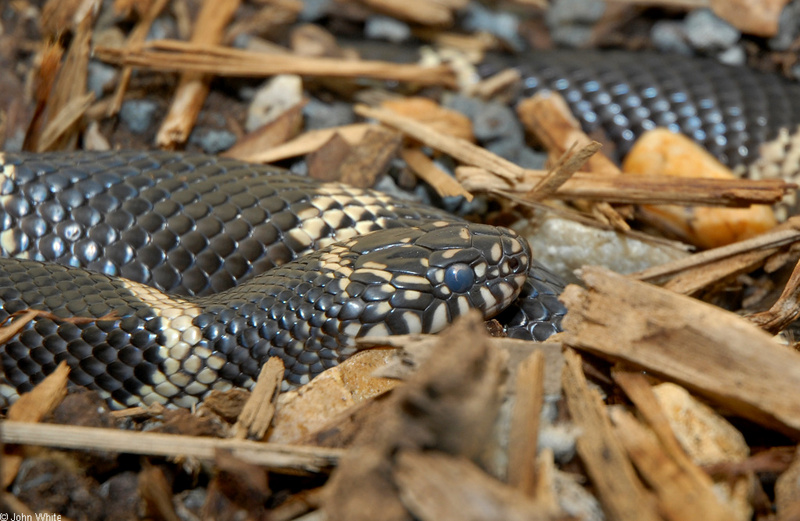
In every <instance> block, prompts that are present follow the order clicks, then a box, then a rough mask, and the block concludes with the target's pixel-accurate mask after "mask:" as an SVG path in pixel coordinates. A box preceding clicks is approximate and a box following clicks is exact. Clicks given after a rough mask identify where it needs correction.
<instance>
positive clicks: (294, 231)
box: [0, 152, 563, 407]
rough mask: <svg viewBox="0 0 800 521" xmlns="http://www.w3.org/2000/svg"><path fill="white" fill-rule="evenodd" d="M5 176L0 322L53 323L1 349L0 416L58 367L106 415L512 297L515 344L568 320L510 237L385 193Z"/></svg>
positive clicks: (121, 163)
mask: <svg viewBox="0 0 800 521" xmlns="http://www.w3.org/2000/svg"><path fill="white" fill-rule="evenodd" d="M0 164H2V171H1V173H0V223H2V231H0V248H2V253H3V255H4V256H5V257H9V258H4V259H2V260H1V261H0V318H3V317H6V316H9V315H11V314H13V313H16V312H20V311H23V310H27V309H37V310H43V311H47V312H49V314H48V315H46V316H40V317H37V318H36V319H35V320H34V321H33V323H32V324H31V325H29V326H28V327H27V328H25V329H24V330H23V331H22V332H21V333H20V334H19V335H17V336H15V337H14V338H13V339H11V340H10V341H9V342H7V343H6V344H5V346H4V349H3V351H2V358H1V359H2V367H3V374H4V381H3V382H2V386H0V394H2V396H3V398H4V401H5V402H11V401H13V400H14V399H16V396H17V395H18V394H19V393H20V392H23V391H26V390H29V389H30V388H31V387H32V386H33V385H35V384H36V383H37V382H38V381H40V380H41V379H43V378H44V377H45V375H47V374H48V373H50V372H52V371H53V370H54V369H55V367H56V366H57V364H58V363H59V362H60V361H62V360H65V361H67V363H68V364H69V365H70V367H71V376H70V378H71V380H72V381H73V382H74V383H75V384H78V385H82V386H87V387H90V388H94V389H97V390H99V391H100V392H101V393H102V394H103V395H104V396H105V397H106V398H107V399H108V400H109V401H110V402H111V403H112V404H114V405H116V406H131V405H137V404H142V403H143V404H151V403H156V402H157V403H163V404H172V405H177V406H183V407H188V406H191V405H193V404H195V403H197V402H198V401H199V400H201V399H202V398H203V397H204V396H205V395H206V394H207V393H208V392H210V391H211V390H213V389H227V388H230V387H231V386H239V387H250V386H252V385H253V383H254V380H255V378H256V377H257V375H258V371H259V369H260V367H261V366H262V365H263V363H264V362H266V360H267V359H268V358H269V357H271V356H279V357H280V358H282V359H283V360H284V363H285V366H286V373H285V383H286V385H287V386H289V385H300V384H303V383H306V382H308V381H309V380H310V378H311V377H313V376H314V375H316V374H318V373H319V372H321V371H322V370H324V369H325V368H328V367H331V366H333V365H336V364H337V363H339V362H340V361H342V360H343V359H344V358H346V357H347V356H349V355H351V354H352V353H353V352H354V341H353V339H354V338H355V337H359V336H365V335H373V336H374V335H386V334H402V333H435V332H437V331H440V330H441V329H443V328H444V327H445V326H446V325H447V324H448V323H449V322H450V321H452V319H453V318H455V317H456V316H459V315H460V314H463V313H465V312H466V311H467V310H468V309H478V310H480V311H481V312H482V313H483V314H484V316H486V317H491V316H493V315H495V314H497V313H498V312H500V311H501V310H503V309H505V308H507V307H508V306H509V305H510V304H511V302H512V300H514V299H515V298H516V297H517V296H518V295H519V294H520V292H522V291H524V292H525V294H526V295H527V296H526V302H525V303H524V304H523V305H522V307H520V309H519V310H518V314H521V315H522V316H523V318H522V319H518V320H517V323H516V324H515V326H514V327H515V328H516V330H517V333H516V334H515V336H518V335H519V331H524V332H528V333H530V334H532V335H533V336H547V335H549V334H550V333H552V332H553V331H555V330H556V329H557V328H558V320H559V319H560V316H561V315H563V306H561V304H559V303H558V301H557V300H556V295H557V293H558V285H557V284H558V282H557V281H556V280H555V279H554V278H552V277H551V276H549V275H547V273H546V272H545V271H543V270H542V269H541V268H539V267H537V266H536V265H535V264H533V265H532V261H531V258H530V251H529V249H528V246H527V244H526V243H525V241H524V240H522V239H520V238H519V237H517V235H516V234H515V233H514V232H511V231H510V230H505V229H502V228H494V227H491V226H485V225H477V224H467V223H465V222H462V221H460V220H459V219H457V218H455V217H453V216H451V215H449V214H447V213H445V212H442V211H440V210H437V209H434V208H429V207H426V206H422V205H416V204H412V203H407V202H403V201H397V200H393V199H391V198H389V197H388V196H387V195H385V194H382V193H380V192H375V191H371V190H360V189H356V188H352V187H347V186H344V185H341V184H338V183H319V182H315V181H314V180H312V179H308V178H305V177H301V176H296V175H292V174H290V173H288V172H286V171H283V170H281V169H277V168H273V167H269V166H259V165H250V164H247V163H242V162H239V161H233V160H227V159H219V158H215V157H210V156H203V155H191V154H179V153H166V152H135V153H133V152H130V153H128V152H108V153H85V152H81V153H71V154H44V155H26V154H8V153H7V154H4V155H2V161H0ZM310 251H313V253H309V252H310ZM529 273H530V274H529ZM76 317H80V318H84V319H85V318H86V317H89V318H92V319H97V320H89V321H85V320H83V321H80V320H78V321H75V320H72V319H74V318H76ZM542 329H544V330H542Z"/></svg>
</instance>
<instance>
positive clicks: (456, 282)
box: [444, 262, 475, 293]
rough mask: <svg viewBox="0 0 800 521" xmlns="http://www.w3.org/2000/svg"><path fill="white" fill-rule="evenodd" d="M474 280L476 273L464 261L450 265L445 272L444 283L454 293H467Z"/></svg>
mask: <svg viewBox="0 0 800 521" xmlns="http://www.w3.org/2000/svg"><path fill="white" fill-rule="evenodd" d="M474 282H475V273H474V272H473V271H472V268H470V267H469V266H468V265H466V264H464V263H463V262H460V263H458V264H453V265H452V266H448V267H447V271H445V273H444V283H445V285H447V287H448V288H449V289H450V291H452V292H453V293H466V291H467V290H468V289H469V288H471V287H472V284H473V283H474Z"/></svg>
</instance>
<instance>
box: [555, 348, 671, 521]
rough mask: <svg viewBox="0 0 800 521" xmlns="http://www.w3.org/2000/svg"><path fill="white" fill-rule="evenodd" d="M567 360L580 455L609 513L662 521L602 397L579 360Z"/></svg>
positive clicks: (565, 375)
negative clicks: (590, 381)
mask: <svg viewBox="0 0 800 521" xmlns="http://www.w3.org/2000/svg"><path fill="white" fill-rule="evenodd" d="M565 358H566V361H567V364H566V366H565V368H564V372H563V374H562V380H563V382H562V385H563V386H564V394H565V395H566V398H567V407H568V408H569V413H570V416H571V417H572V420H573V422H575V424H576V425H577V426H578V427H579V428H580V429H581V431H582V434H581V435H580V436H579V437H578V443H577V448H578V454H579V455H580V457H581V460H583V464H584V465H585V466H586V471H587V473H588V474H589V477H590V479H591V480H592V483H594V486H595V487H596V489H597V494H598V498H599V499H600V502H601V503H602V504H603V508H604V510H605V511H606V514H607V515H608V516H609V517H610V518H612V519H615V520H620V521H623V520H631V521H633V520H639V521H643V520H652V521H657V520H659V519H661V518H660V516H659V515H658V512H657V509H656V506H655V503H654V501H653V500H652V497H650V496H649V494H648V492H647V491H646V490H645V488H644V486H643V485H642V483H641V482H640V481H639V479H638V478H637V477H636V471H635V470H634V469H633V465H632V464H631V462H630V460H628V457H627V455H626V454H625V449H624V448H623V447H622V445H621V444H620V442H619V440H618V439H617V437H616V433H615V432H614V430H613V428H612V426H611V422H610V421H609V419H608V415H607V412H606V408H605V406H604V405H603V401H602V399H601V398H600V395H599V394H598V393H597V391H595V390H592V389H589V387H588V385H587V382H586V377H585V376H584V374H583V371H582V370H581V360H580V357H579V356H578V354H577V353H575V352H574V351H568V352H567V353H566V355H565Z"/></svg>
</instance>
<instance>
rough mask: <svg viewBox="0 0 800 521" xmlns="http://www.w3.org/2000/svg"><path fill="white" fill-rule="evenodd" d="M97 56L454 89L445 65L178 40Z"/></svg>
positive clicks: (225, 71) (243, 73)
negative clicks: (275, 51)
mask: <svg viewBox="0 0 800 521" xmlns="http://www.w3.org/2000/svg"><path fill="white" fill-rule="evenodd" d="M94 56H95V57H96V58H98V59H100V60H103V61H107V62H109V63H115V64H118V65H131V66H133V67H139V68H146V69H150V70H160V71H173V72H175V71H185V72H197V73H204V74H214V75H216V76H238V77H250V78H252V77H256V78H258V77H265V76H274V75H276V74H300V75H302V76H321V77H334V78H358V77H365V78H374V79H380V80H395V81H408V82H414V83H417V84H419V85H442V86H444V87H455V79H454V77H453V73H452V70H451V69H450V67H448V66H446V65H441V66H435V67H420V66H418V65H404V64H397V63H390V62H381V61H366V60H343V59H336V58H313V57H307V56H298V55H294V54H290V53H289V54H286V55H278V54H266V53H261V52H254V51H246V50H242V49H233V48H229V47H222V46H213V45H200V44H193V43H191V42H188V43H187V42H180V41H175V40H157V41H154V42H149V43H147V44H145V45H144V46H142V48H141V49H122V50H121V49H115V48H113V47H96V48H95V49H94Z"/></svg>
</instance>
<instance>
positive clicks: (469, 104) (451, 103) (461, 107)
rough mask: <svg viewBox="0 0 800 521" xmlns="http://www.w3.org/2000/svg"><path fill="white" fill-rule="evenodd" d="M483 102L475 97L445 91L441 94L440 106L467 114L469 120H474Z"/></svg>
mask: <svg viewBox="0 0 800 521" xmlns="http://www.w3.org/2000/svg"><path fill="white" fill-rule="evenodd" d="M483 105H484V103H483V102H482V101H481V100H479V99H477V98H471V97H469V96H464V95H462V94H452V93H450V92H447V93H445V94H444V96H442V106H443V107H445V108H448V109H453V110H455V111H456V112H460V113H462V114H464V115H465V116H467V117H468V118H469V119H470V120H474V119H475V116H477V114H478V112H479V111H480V110H481V109H482V107H483Z"/></svg>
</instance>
